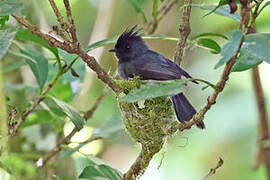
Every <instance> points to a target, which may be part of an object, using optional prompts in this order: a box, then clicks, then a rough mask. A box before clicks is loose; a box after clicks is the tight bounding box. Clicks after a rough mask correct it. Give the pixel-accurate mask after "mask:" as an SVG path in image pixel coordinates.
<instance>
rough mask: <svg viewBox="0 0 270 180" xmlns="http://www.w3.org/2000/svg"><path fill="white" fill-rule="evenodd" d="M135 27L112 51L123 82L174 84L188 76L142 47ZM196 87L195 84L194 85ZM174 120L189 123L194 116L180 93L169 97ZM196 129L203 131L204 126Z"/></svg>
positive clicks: (199, 125) (142, 42)
mask: <svg viewBox="0 0 270 180" xmlns="http://www.w3.org/2000/svg"><path fill="white" fill-rule="evenodd" d="M135 29H136V26H134V27H133V28H131V29H130V30H126V31H125V32H124V33H123V34H122V35H121V36H120V37H119V38H118V40H117V43H116V45H115V48H114V49H111V50H109V51H110V52H115V53H116V56H117V58H118V59H119V62H118V73H119V75H120V76H121V77H122V78H123V79H126V80H127V79H129V78H133V77H134V76H139V77H140V79H142V80H159V81H162V80H175V79H180V78H181V76H185V77H186V78H191V76H190V75H189V74H188V73H187V72H185V71H184V70H183V69H182V68H180V67H179V66H178V65H177V64H176V63H174V62H172V61H171V60H169V59H167V58H165V57H163V56H162V55H160V54H159V53H157V52H155V51H153V50H151V49H149V48H148V46H147V45H146V44H145V42H144V41H143V39H142V38H141V36H140V35H139V34H138V33H139V31H135ZM195 83H196V82H195ZM171 100H172V102H173V106H174V110H175V113H176V116H177V119H178V120H179V121H180V122H181V123H185V121H189V120H190V119H191V118H192V117H193V115H194V114H195V113H196V110H195V109H194V107H193V106H192V105H191V104H190V103H189V101H188V100H187V98H186V97H185V96H184V94H183V93H179V94H177V95H175V96H172V97H171ZM197 126H198V127H199V128H201V129H204V128H205V126H204V123H203V122H202V123H198V124H197Z"/></svg>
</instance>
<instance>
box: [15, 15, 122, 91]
mask: <svg viewBox="0 0 270 180" xmlns="http://www.w3.org/2000/svg"><path fill="white" fill-rule="evenodd" d="M12 16H13V17H14V18H15V19H16V20H17V22H18V23H20V24H21V25H23V26H24V27H25V28H27V29H28V30H30V31H31V32H32V33H33V34H36V35H37V36H39V37H41V38H42V39H44V40H45V41H46V42H47V43H48V44H49V45H50V46H53V47H58V48H60V49H63V50H65V51H66V52H68V53H71V54H77V55H78V56H79V57H81V58H82V60H83V61H84V62H85V63H86V64H87V65H88V67H90V68H91V69H92V70H93V71H95V72H96V74H97V76H98V78H99V79H100V80H101V81H103V82H104V83H105V84H107V85H108V86H109V87H110V88H111V89H112V90H113V91H114V92H115V93H119V89H118V87H117V85H116V83H115V82H114V81H113V79H112V78H111V77H110V76H109V75H108V74H107V73H106V71H105V70H104V69H103V68H101V66H100V65H99V64H98V63H97V61H96V59H95V58H94V57H93V56H90V55H88V54H87V53H86V52H84V51H83V50H82V49H81V48H80V47H78V46H77V44H72V43H68V42H65V41H64V42H61V41H59V40H57V39H55V38H54V37H52V36H50V35H48V34H45V33H42V32H41V31H40V30H39V29H38V28H37V27H36V26H33V25H31V24H30V23H28V22H27V21H26V20H25V19H24V18H23V17H19V16H16V15H12Z"/></svg>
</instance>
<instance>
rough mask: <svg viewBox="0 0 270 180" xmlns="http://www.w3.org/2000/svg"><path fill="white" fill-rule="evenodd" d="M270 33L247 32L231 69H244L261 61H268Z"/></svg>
mask: <svg viewBox="0 0 270 180" xmlns="http://www.w3.org/2000/svg"><path fill="white" fill-rule="evenodd" d="M269 52H270V33H255V34H248V35H246V37H245V40H244V42H243V45H242V48H241V51H240V55H239V57H238V58H237V61H236V63H235V65H234V67H233V69H232V71H244V70H247V69H250V68H252V67H254V66H257V65H258V64H260V63H261V62H262V61H265V62H267V63H270V53H269Z"/></svg>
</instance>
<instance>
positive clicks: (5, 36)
mask: <svg viewBox="0 0 270 180" xmlns="http://www.w3.org/2000/svg"><path fill="white" fill-rule="evenodd" d="M15 34H16V31H15V30H14V29H8V30H0V59H2V58H3V57H4V55H5V54H6V52H7V50H8V48H9V46H10V45H11V43H12V40H13V39H14V36H15Z"/></svg>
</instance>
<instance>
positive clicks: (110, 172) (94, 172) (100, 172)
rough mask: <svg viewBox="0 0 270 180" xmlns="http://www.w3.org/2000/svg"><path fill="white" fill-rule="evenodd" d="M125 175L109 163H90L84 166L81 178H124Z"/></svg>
mask: <svg viewBox="0 0 270 180" xmlns="http://www.w3.org/2000/svg"><path fill="white" fill-rule="evenodd" d="M122 176H123V175H122V174H121V173H120V172H119V171H117V170H116V169H113V168H111V167H110V166H108V165H105V164H101V165H90V166H87V167H85V168H84V170H83V171H82V172H81V174H80V176H79V178H90V179H92V180H100V179H104V180H122V178H123V177H122Z"/></svg>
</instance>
